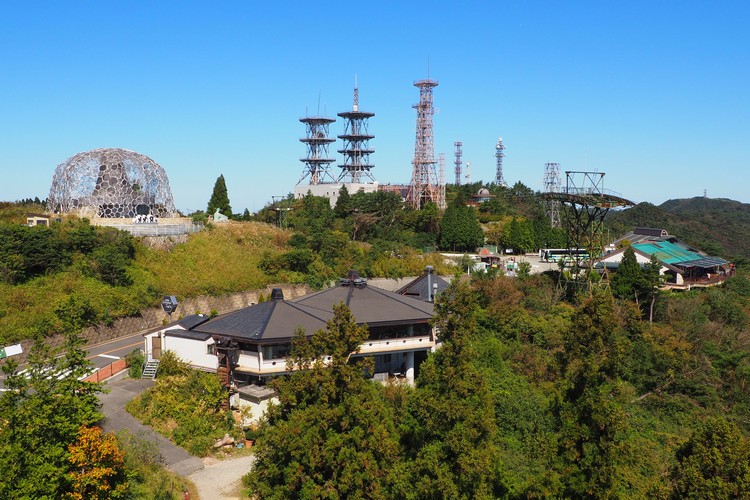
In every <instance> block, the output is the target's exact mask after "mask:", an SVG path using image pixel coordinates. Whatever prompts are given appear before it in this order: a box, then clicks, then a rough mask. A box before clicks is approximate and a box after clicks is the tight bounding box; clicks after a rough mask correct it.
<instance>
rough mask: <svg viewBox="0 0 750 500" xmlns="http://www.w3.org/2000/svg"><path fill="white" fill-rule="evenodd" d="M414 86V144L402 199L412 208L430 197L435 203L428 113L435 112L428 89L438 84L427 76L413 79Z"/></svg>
mask: <svg viewBox="0 0 750 500" xmlns="http://www.w3.org/2000/svg"><path fill="white" fill-rule="evenodd" d="M414 86H415V87H417V88H419V104H415V105H414V106H413V107H414V109H416V110H417V140H416V144H415V145H414V160H412V174H411V184H409V192H408V194H407V196H406V199H407V202H408V203H409V205H410V206H411V207H412V208H414V209H416V210H419V209H421V208H422V207H423V206H424V205H425V203H427V202H430V201H431V202H433V203H436V204H438V205H439V203H438V197H439V196H438V191H439V188H438V183H437V174H436V172H435V147H434V136H433V128H432V115H434V114H435V111H434V109H433V107H432V89H434V88H435V87H437V86H438V82H436V81H434V80H430V79H429V78H428V79H427V80H419V81H416V82H414ZM441 208H442V207H441Z"/></svg>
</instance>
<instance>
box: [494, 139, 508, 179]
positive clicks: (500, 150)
mask: <svg viewBox="0 0 750 500" xmlns="http://www.w3.org/2000/svg"><path fill="white" fill-rule="evenodd" d="M504 151H505V146H504V145H503V138H502V137H500V138H499V139H498V140H497V144H496V145H495V160H496V162H497V171H496V173H495V184H497V185H498V186H503V187H508V184H506V182H505V179H504V178H503V158H505V153H504Z"/></svg>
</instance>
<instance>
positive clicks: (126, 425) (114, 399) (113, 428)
mask: <svg viewBox="0 0 750 500" xmlns="http://www.w3.org/2000/svg"><path fill="white" fill-rule="evenodd" d="M153 384H154V381H153V380H142V379H131V378H125V379H122V380H117V381H114V382H108V383H107V384H106V386H105V387H106V388H107V389H108V390H109V393H107V394H100V395H99V400H100V401H101V402H102V413H103V414H104V424H103V425H102V427H103V428H104V430H105V431H110V432H118V431H121V430H124V429H126V430H128V431H130V432H131V433H132V434H140V435H141V436H142V437H144V438H146V439H150V440H152V441H153V442H154V443H156V446H157V447H158V449H159V453H160V454H161V456H162V459H163V460H164V465H165V466H166V468H167V469H169V470H171V471H173V472H175V473H177V474H179V475H181V476H188V475H190V474H192V473H194V472H196V471H198V470H200V469H202V468H203V461H202V460H201V459H200V458H198V457H194V456H192V455H190V454H189V453H188V452H187V451H185V450H184V449H182V448H180V447H179V446H175V445H174V444H172V442H171V441H169V440H168V439H167V438H165V437H164V436H162V435H161V434H159V433H158V432H156V431H155V430H153V429H152V428H151V427H148V426H146V425H143V424H142V423H140V422H139V421H138V420H137V419H136V418H135V417H133V416H132V415H131V414H129V413H128V412H127V411H125V405H126V404H127V402H128V401H130V400H131V399H133V398H134V397H135V396H137V395H138V394H140V393H141V392H143V391H145V390H146V389H147V388H148V387H150V386H151V385H153ZM205 498H211V497H210V496H207V497H205Z"/></svg>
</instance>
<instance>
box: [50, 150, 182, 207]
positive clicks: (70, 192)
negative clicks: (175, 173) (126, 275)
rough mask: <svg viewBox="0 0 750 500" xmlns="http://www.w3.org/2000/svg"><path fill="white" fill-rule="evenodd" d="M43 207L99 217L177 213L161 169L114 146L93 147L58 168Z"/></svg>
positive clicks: (147, 158)
mask: <svg viewBox="0 0 750 500" xmlns="http://www.w3.org/2000/svg"><path fill="white" fill-rule="evenodd" d="M47 207H48V209H49V210H50V211H52V212H56V213H69V212H78V213H80V214H81V215H88V216H99V217H103V218H131V217H135V216H136V215H149V214H151V215H154V216H155V217H173V216H174V215H175V212H176V210H175V208H174V199H173V198H172V192H171V191H170V189H169V179H167V174H166V172H165V171H164V169H163V168H162V167H161V166H159V164H158V163H156V162H155V161H154V160H152V159H151V158H149V157H148V156H145V155H142V154H140V153H136V152H134V151H128V150H127V149H119V148H102V149H92V150H91V151H86V152H84V153H78V154H77V155H75V156H72V157H70V158H68V159H67V160H65V161H64V162H63V163H61V164H60V165H58V166H57V169H56V170H55V175H54V177H53V178H52V187H51V188H50V191H49V199H48V200H47Z"/></svg>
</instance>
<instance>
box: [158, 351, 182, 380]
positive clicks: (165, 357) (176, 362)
mask: <svg viewBox="0 0 750 500" xmlns="http://www.w3.org/2000/svg"><path fill="white" fill-rule="evenodd" d="M189 371H190V368H189V367H188V364H187V363H186V362H185V361H183V360H182V359H180V357H179V356H177V355H176V354H175V353H174V352H173V351H164V352H163V353H162V355H161V358H159V372H158V375H159V376H160V377H169V376H173V375H186V374H187V373H188V372H189Z"/></svg>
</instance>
